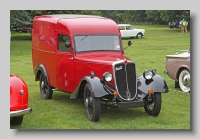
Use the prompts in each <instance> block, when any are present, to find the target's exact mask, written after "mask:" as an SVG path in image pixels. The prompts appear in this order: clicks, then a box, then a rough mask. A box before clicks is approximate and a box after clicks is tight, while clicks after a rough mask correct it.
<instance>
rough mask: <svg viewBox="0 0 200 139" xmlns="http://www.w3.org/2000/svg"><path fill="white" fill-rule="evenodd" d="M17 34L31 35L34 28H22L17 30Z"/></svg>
mask: <svg viewBox="0 0 200 139" xmlns="http://www.w3.org/2000/svg"><path fill="white" fill-rule="evenodd" d="M16 31H17V32H23V33H31V32H32V28H31V27H21V28H16Z"/></svg>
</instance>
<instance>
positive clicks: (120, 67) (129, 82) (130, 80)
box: [113, 62, 137, 100]
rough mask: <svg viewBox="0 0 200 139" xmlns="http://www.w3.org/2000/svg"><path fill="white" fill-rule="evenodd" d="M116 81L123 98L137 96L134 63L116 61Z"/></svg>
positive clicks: (129, 98) (127, 98) (128, 98)
mask: <svg viewBox="0 0 200 139" xmlns="http://www.w3.org/2000/svg"><path fill="white" fill-rule="evenodd" d="M113 67H114V71H115V83H116V88H117V91H118V92H119V96H120V97H121V98H122V99H123V100H133V99H134V98H135V96H136V93H137V91H136V72H135V64H134V63H127V64H125V63H123V62H121V63H116V64H115V65H114V66H113Z"/></svg>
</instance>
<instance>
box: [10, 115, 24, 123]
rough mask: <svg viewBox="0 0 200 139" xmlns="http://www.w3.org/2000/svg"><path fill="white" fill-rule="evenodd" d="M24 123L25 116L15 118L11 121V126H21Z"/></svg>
mask: <svg viewBox="0 0 200 139" xmlns="http://www.w3.org/2000/svg"><path fill="white" fill-rule="evenodd" d="M22 121H23V116H22V117H13V118H12V120H10V124H11V125H21V124H22Z"/></svg>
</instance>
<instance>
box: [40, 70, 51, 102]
mask: <svg viewBox="0 0 200 139" xmlns="http://www.w3.org/2000/svg"><path fill="white" fill-rule="evenodd" d="M39 85H40V93H41V96H42V98H43V99H52V95H53V90H52V87H51V86H50V85H49V83H48V81H47V79H46V77H45V75H44V74H43V73H41V74H40V83H39Z"/></svg>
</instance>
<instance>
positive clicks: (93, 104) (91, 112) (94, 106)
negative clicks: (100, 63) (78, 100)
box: [84, 83, 101, 122]
mask: <svg viewBox="0 0 200 139" xmlns="http://www.w3.org/2000/svg"><path fill="white" fill-rule="evenodd" d="M84 106H85V111H86V115H87V117H88V119H89V120H90V121H92V122H98V121H99V119H100V110H101V107H100V99H99V98H96V97H94V96H93V95H92V90H91V86H90V85H89V84H88V83H87V84H86V85H85V88H84Z"/></svg>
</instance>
